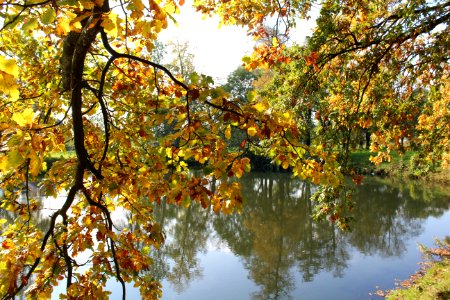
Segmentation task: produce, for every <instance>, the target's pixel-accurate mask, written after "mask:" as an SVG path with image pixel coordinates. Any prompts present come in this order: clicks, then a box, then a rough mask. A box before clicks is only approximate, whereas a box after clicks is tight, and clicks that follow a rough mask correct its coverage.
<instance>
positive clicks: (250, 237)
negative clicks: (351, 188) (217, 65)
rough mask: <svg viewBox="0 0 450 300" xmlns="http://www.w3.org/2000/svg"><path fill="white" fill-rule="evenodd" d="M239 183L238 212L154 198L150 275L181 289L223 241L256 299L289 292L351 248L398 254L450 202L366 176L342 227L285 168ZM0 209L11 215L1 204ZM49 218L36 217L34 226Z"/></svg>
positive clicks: (343, 264)
mask: <svg viewBox="0 0 450 300" xmlns="http://www.w3.org/2000/svg"><path fill="white" fill-rule="evenodd" d="M241 184H242V188H243V194H244V196H245V199H246V202H245V205H244V207H243V210H242V213H241V214H231V215H224V214H214V213H213V212H211V211H207V210H204V209H202V208H201V207H200V206H198V205H195V204H193V205H191V206H189V207H188V208H180V207H177V206H173V205H168V204H165V203H162V204H160V205H155V206H154V215H155V216H154V217H155V221H156V222H158V223H159V224H160V225H161V226H162V228H163V229H164V232H165V234H166V242H165V244H164V246H163V247H162V248H161V249H160V250H159V251H154V252H152V253H151V256H152V258H153V260H154V264H153V265H152V269H151V270H150V273H151V274H149V275H151V276H153V277H154V278H156V279H158V280H160V281H162V280H167V281H168V282H170V283H171V286H172V287H171V288H173V289H174V290H175V291H176V292H177V293H182V292H183V291H185V290H186V289H188V288H189V285H190V284H191V282H192V281H193V280H196V279H200V278H202V276H203V266H202V265H201V261H200V257H201V255H202V254H204V253H206V252H207V251H208V250H209V248H211V247H212V246H214V245H216V246H217V247H219V246H218V245H226V247H227V248H228V249H229V250H230V251H231V252H232V253H233V254H234V255H235V256H236V257H239V259H240V260H241V261H242V263H243V267H244V268H245V269H247V270H248V274H249V277H250V278H251V280H253V282H254V283H255V284H256V285H257V286H259V291H258V292H255V293H254V294H253V295H252V296H253V298H254V299H287V298H291V297H290V295H291V294H292V291H293V290H295V288H296V286H297V285H298V283H296V278H298V277H299V276H298V274H300V275H301V278H302V280H303V281H304V282H311V281H313V280H314V278H315V276H316V275H317V274H319V273H322V272H327V273H330V274H332V275H333V276H334V277H341V276H343V274H344V271H345V269H346V268H347V264H348V263H349V261H350V259H351V254H352V252H354V251H355V249H356V251H358V252H359V253H362V254H364V255H368V256H373V255H379V256H381V257H398V256H401V255H402V254H403V253H404V252H405V250H406V245H405V243H407V242H408V241H410V240H411V239H412V238H413V237H415V236H418V235H419V234H420V233H421V232H422V231H423V225H422V224H423V219H425V218H428V217H430V216H440V215H442V214H443V213H444V212H445V211H447V210H449V205H450V200H449V199H450V197H449V194H448V193H449V191H448V189H446V190H442V189H439V188H432V189H424V188H418V187H417V182H411V183H408V182H399V183H395V182H393V181H392V180H383V179H375V178H367V179H366V180H365V181H364V182H363V184H362V185H361V186H359V187H357V189H356V191H355V193H354V200H355V202H356V207H355V210H354V217H355V221H354V222H353V223H352V231H350V232H345V233H344V232H341V231H339V230H338V229H337V228H335V227H334V226H333V224H330V223H326V222H321V223H318V222H315V221H313V220H312V219H311V217H310V215H311V212H312V204H311V202H310V200H309V198H310V195H311V193H312V192H314V191H313V189H314V188H313V187H312V186H311V185H310V184H308V183H304V182H301V181H298V180H294V179H291V178H290V175H288V174H257V173H252V174H250V175H249V176H246V177H244V178H243V179H242V180H241ZM445 193H447V194H445ZM0 215H1V217H3V218H7V219H11V218H13V217H14V216H11V215H5V213H4V212H3V211H1V210H0ZM47 221H48V219H47V218H45V217H44V218H42V224H41V225H40V226H43V227H45V226H47V225H46V222H47ZM128 226H130V225H128ZM219 280H220V279H219ZM165 288H170V287H165ZM216 292H220V291H216Z"/></svg>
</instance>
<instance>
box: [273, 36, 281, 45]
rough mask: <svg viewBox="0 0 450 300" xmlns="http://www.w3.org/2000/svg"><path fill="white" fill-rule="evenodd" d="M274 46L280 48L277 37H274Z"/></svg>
mask: <svg viewBox="0 0 450 300" xmlns="http://www.w3.org/2000/svg"><path fill="white" fill-rule="evenodd" d="M272 45H273V46H274V47H278V45H279V43H278V39H277V38H276V37H273V39H272Z"/></svg>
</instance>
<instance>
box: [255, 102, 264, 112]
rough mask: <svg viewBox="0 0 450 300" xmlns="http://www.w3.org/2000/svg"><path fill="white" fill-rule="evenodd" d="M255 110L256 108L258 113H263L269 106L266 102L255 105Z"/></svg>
mask: <svg viewBox="0 0 450 300" xmlns="http://www.w3.org/2000/svg"><path fill="white" fill-rule="evenodd" d="M253 108H255V109H256V110H257V111H258V112H263V111H265V110H266V109H267V105H266V103H264V102H258V103H256V104H255V105H253Z"/></svg>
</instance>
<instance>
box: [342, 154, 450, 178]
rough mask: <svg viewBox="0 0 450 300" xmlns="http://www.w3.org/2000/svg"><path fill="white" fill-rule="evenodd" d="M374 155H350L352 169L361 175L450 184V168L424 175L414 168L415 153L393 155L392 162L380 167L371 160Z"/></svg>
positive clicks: (384, 163) (382, 164)
mask: <svg viewBox="0 0 450 300" xmlns="http://www.w3.org/2000/svg"><path fill="white" fill-rule="evenodd" d="M371 155H373V154H372V153H371V152H370V151H368V150H360V151H355V152H353V153H351V154H350V162H349V164H350V167H351V168H352V169H353V170H355V171H356V173H358V174H360V175H378V176H389V177H395V178H404V179H418V180H424V181H428V182H435V183H442V184H450V167H446V168H445V169H439V170H437V171H436V172H428V173H427V174H422V173H420V174H419V172H418V171H417V170H416V169H414V168H413V167H412V165H413V164H412V163H411V161H412V159H414V155H415V153H414V152H406V153H404V154H402V155H399V154H396V153H393V154H392V155H391V161H390V162H383V163H381V164H380V165H375V164H373V163H372V162H371V161H370V160H369V158H370V156H371Z"/></svg>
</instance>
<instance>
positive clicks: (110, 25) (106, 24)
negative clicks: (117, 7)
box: [102, 13, 118, 37]
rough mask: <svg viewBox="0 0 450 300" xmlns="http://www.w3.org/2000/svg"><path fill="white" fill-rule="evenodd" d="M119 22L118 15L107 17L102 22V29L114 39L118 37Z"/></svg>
mask: <svg viewBox="0 0 450 300" xmlns="http://www.w3.org/2000/svg"><path fill="white" fill-rule="evenodd" d="M117 21H118V19H117V15H116V14H113V13H111V14H109V15H107V16H106V18H105V19H103V21H102V27H103V28H104V29H105V31H106V32H107V33H108V34H109V35H111V36H113V37H117V33H118V31H117V23H118V22H117Z"/></svg>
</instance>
